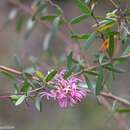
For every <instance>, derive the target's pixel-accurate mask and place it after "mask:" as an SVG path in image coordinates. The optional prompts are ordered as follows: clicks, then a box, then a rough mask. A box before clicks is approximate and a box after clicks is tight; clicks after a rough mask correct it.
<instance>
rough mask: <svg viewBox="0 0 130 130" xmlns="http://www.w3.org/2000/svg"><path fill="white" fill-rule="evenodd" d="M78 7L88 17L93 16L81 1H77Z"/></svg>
mask: <svg viewBox="0 0 130 130" xmlns="http://www.w3.org/2000/svg"><path fill="white" fill-rule="evenodd" d="M76 5H77V6H78V7H79V9H80V11H81V12H83V13H85V14H86V15H91V11H90V10H89V9H88V8H87V5H86V4H85V3H83V2H82V1H81V0H76Z"/></svg>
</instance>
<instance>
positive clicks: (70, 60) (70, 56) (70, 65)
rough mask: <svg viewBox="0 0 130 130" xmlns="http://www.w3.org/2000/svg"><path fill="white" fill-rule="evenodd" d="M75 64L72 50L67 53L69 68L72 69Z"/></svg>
mask: <svg viewBox="0 0 130 130" xmlns="http://www.w3.org/2000/svg"><path fill="white" fill-rule="evenodd" d="M72 65H73V58H72V52H70V53H69V55H67V68H68V70H70V69H71V68H72Z"/></svg>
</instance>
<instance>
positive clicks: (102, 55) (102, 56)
mask: <svg viewBox="0 0 130 130" xmlns="http://www.w3.org/2000/svg"><path fill="white" fill-rule="evenodd" d="M104 56H105V55H104V53H101V54H100V55H99V63H100V64H102V61H103V59H104Z"/></svg>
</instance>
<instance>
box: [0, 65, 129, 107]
mask: <svg viewBox="0 0 130 130" xmlns="http://www.w3.org/2000/svg"><path fill="white" fill-rule="evenodd" d="M106 64H108V63H106ZM96 67H99V65H97V66H93V67H91V68H90V69H89V70H91V69H94V68H96ZM0 71H2V72H9V73H13V74H16V75H19V76H22V72H20V71H17V70H14V69H11V68H8V67H5V66H2V65H0ZM32 79H33V80H38V78H37V77H35V76H33V77H32ZM41 89H43V87H40V88H38V89H36V90H33V93H34V92H36V91H39V90H41ZM86 91H87V92H88V93H92V91H91V90H89V89H87V90H86ZM100 95H102V96H103V97H107V98H110V99H113V100H117V101H118V102H120V103H122V104H124V105H127V106H130V101H128V100H126V99H124V98H121V97H118V96H115V95H113V94H111V93H106V92H101V93H100Z"/></svg>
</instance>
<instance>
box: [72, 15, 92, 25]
mask: <svg viewBox="0 0 130 130" xmlns="http://www.w3.org/2000/svg"><path fill="white" fill-rule="evenodd" d="M89 16H90V15H86V14H83V15H80V16H78V17H75V18H73V19H72V20H71V21H70V23H71V24H76V23H80V22H81V21H83V20H85V19H87V18H88V17H89Z"/></svg>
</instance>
